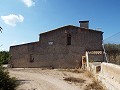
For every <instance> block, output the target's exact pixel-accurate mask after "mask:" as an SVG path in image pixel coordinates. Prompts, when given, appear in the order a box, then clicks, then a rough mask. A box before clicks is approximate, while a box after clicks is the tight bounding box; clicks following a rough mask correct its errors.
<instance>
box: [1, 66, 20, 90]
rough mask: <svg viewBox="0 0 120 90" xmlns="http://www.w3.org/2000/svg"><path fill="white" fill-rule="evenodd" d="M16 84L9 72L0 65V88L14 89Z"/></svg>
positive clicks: (2, 89)
mask: <svg viewBox="0 0 120 90" xmlns="http://www.w3.org/2000/svg"><path fill="white" fill-rule="evenodd" d="M18 85H19V83H18V82H17V80H16V78H14V77H12V78H11V77H10V76H9V72H8V71H6V69H4V68H3V67H2V66H1V65H0V90H16V87H17V86H18Z"/></svg>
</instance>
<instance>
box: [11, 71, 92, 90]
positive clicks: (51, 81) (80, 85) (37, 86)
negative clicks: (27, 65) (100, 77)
mask: <svg viewBox="0 0 120 90" xmlns="http://www.w3.org/2000/svg"><path fill="white" fill-rule="evenodd" d="M9 72H10V76H12V77H17V79H18V80H19V81H20V82H21V84H20V86H19V87H18V88H17V90H84V88H85V87H86V85H88V84H90V83H91V82H92V79H91V78H88V77H86V75H85V74H84V72H82V71H81V72H78V73H75V72H71V71H68V70H55V69H54V70H48V69H46V70H42V69H10V70H9ZM67 77H74V78H81V79H80V80H83V79H84V81H85V82H75V80H74V81H72V80H70V81H65V80H64V79H65V78H67Z"/></svg>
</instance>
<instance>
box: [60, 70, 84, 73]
mask: <svg viewBox="0 0 120 90" xmlns="http://www.w3.org/2000/svg"><path fill="white" fill-rule="evenodd" d="M59 71H67V72H72V73H84V71H83V70H80V69H61V70H59Z"/></svg>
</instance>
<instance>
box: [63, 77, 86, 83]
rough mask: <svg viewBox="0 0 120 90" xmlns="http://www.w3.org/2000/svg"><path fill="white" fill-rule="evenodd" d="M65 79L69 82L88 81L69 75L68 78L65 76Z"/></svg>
mask: <svg viewBox="0 0 120 90" xmlns="http://www.w3.org/2000/svg"><path fill="white" fill-rule="evenodd" d="M64 80H65V81H68V82H74V83H84V82H85V81H86V80H84V79H80V78H74V77H67V78H64Z"/></svg>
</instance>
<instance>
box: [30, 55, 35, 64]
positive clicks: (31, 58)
mask: <svg viewBox="0 0 120 90" xmlns="http://www.w3.org/2000/svg"><path fill="white" fill-rule="evenodd" d="M33 62H34V57H33V55H32V54H31V55H30V63H33Z"/></svg>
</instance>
